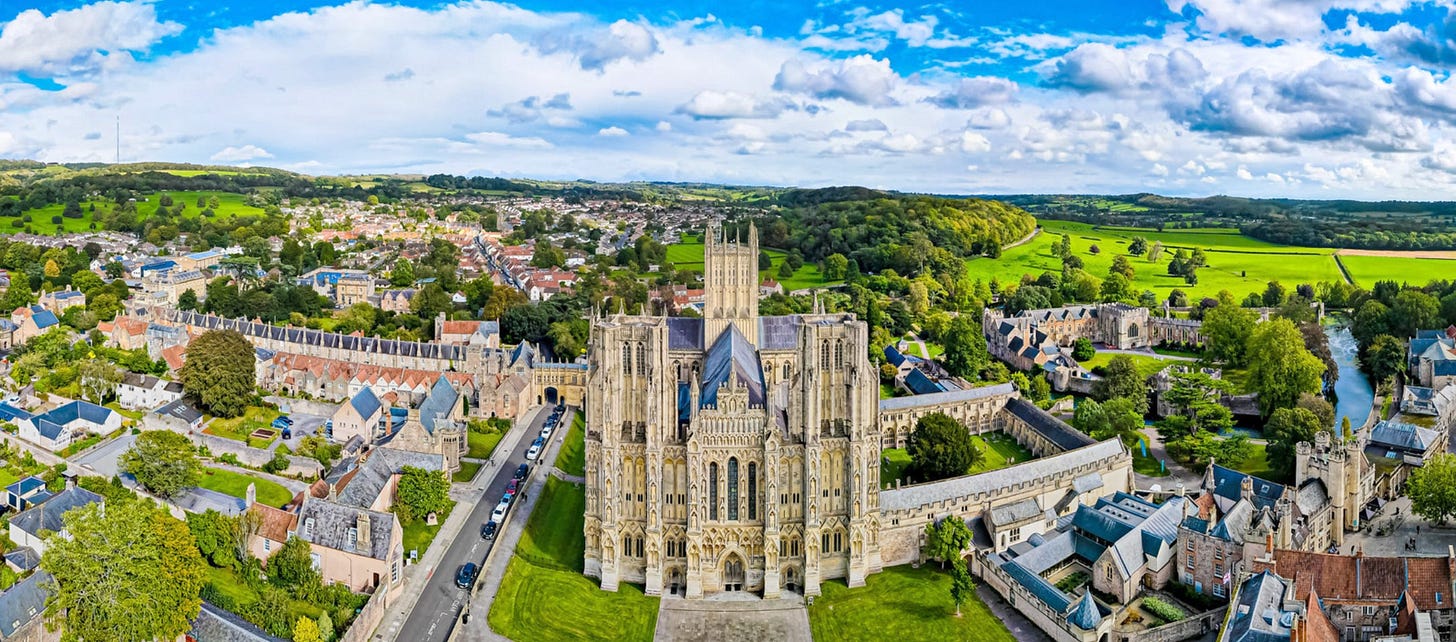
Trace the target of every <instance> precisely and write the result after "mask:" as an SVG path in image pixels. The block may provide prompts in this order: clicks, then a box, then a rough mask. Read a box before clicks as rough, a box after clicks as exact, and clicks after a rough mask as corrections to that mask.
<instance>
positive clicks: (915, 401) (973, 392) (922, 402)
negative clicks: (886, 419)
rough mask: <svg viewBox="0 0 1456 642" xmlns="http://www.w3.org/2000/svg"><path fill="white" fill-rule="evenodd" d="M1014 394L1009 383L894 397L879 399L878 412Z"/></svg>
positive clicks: (1013, 387) (1012, 387)
mask: <svg viewBox="0 0 1456 642" xmlns="http://www.w3.org/2000/svg"><path fill="white" fill-rule="evenodd" d="M1015 392H1016V386H1013V385H1011V384H1009V383H998V384H996V385H994V386H981V387H979V388H967V389H965V390H951V391H948V392H935V393H931V394H928V395H912V396H909V397H895V398H893V399H881V400H880V411H881V412H884V411H886V410H904V409H906V408H920V407H923V406H933V405H936V404H942V403H955V402H961V401H971V400H975V399H984V398H986V397H995V396H1001V395H1010V394H1013V393H1015Z"/></svg>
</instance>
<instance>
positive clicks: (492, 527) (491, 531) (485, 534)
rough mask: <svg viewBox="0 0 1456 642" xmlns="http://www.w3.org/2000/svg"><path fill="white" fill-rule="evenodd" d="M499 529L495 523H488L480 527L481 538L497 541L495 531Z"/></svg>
mask: <svg viewBox="0 0 1456 642" xmlns="http://www.w3.org/2000/svg"><path fill="white" fill-rule="evenodd" d="M497 528H499V527H498V526H496V523H495V522H486V523H485V525H484V526H481V527H480V538H481V539H495V531H496V529H497Z"/></svg>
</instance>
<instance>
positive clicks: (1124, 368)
mask: <svg viewBox="0 0 1456 642" xmlns="http://www.w3.org/2000/svg"><path fill="white" fill-rule="evenodd" d="M1092 396H1093V397H1096V398H1097V399H1098V400H1099V401H1104V402H1105V401H1107V400H1108V399H1116V398H1118V397H1124V398H1127V399H1131V400H1132V402H1133V407H1134V408H1137V411H1138V414H1142V413H1144V412H1147V410H1148V382H1147V380H1146V379H1144V378H1143V376H1142V374H1140V373H1138V369H1137V362H1136V361H1133V360H1132V357H1129V356H1127V355H1125V354H1120V355H1117V356H1115V357H1113V358H1111V359H1109V360H1108V361H1107V365H1105V366H1103V367H1102V378H1101V379H1099V380H1098V381H1097V382H1096V383H1095V384H1093V386H1092Z"/></svg>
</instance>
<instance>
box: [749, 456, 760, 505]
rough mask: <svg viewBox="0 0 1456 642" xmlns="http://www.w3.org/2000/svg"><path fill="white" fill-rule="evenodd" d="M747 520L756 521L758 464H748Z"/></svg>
mask: <svg viewBox="0 0 1456 642" xmlns="http://www.w3.org/2000/svg"><path fill="white" fill-rule="evenodd" d="M748 519H758V464H757V463H755V462H748Z"/></svg>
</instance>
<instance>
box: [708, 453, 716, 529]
mask: <svg viewBox="0 0 1456 642" xmlns="http://www.w3.org/2000/svg"><path fill="white" fill-rule="evenodd" d="M708 519H711V520H714V521H717V520H718V462H713V463H711V464H708Z"/></svg>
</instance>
